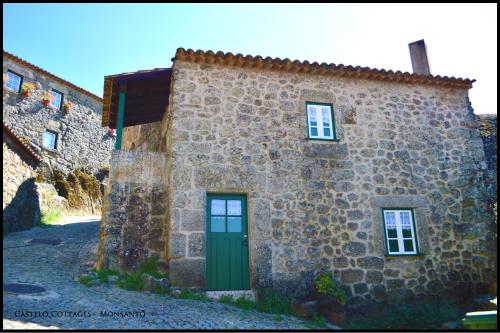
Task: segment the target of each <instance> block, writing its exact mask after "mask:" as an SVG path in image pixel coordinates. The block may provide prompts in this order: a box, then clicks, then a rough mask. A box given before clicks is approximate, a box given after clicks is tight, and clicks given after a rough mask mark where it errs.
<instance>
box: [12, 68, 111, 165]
mask: <svg viewBox="0 0 500 333" xmlns="http://www.w3.org/2000/svg"><path fill="white" fill-rule="evenodd" d="M8 69H10V70H13V71H14V72H16V73H19V74H20V75H22V76H23V83H26V82H32V83H34V84H35V85H36V90H35V91H34V92H33V93H32V95H31V96H29V97H22V94H20V93H16V92H13V91H11V90H8V89H5V88H4V94H3V118H4V121H5V122H6V123H7V124H8V125H9V126H11V127H12V128H13V129H14V130H15V131H16V133H18V134H19V135H20V136H22V137H25V138H26V139H27V140H29V142H30V144H31V145H32V146H33V147H34V148H35V149H36V151H37V153H38V154H39V155H41V156H42V157H43V159H44V163H43V166H44V168H43V169H45V166H47V165H48V164H49V163H50V165H51V166H52V167H55V168H57V169H59V170H61V171H63V172H64V173H68V172H69V171H71V170H73V169H76V168H79V167H85V168H87V169H88V170H89V171H91V172H96V171H97V170H98V169H99V168H101V167H103V166H105V165H108V164H109V158H110V156H111V151H112V150H113V148H114V142H115V139H114V138H113V137H111V136H110V135H109V134H108V131H107V129H106V128H102V127H101V112H102V105H101V101H99V100H96V99H94V98H91V97H90V96H87V95H84V94H82V93H81V92H79V91H76V90H74V89H71V88H69V87H67V86H65V85H64V84H62V83H59V82H57V81H55V80H53V79H51V78H49V77H46V76H44V75H42V74H40V73H39V72H37V71H34V70H32V69H30V68H28V67H25V66H22V65H20V64H19V63H17V62H15V61H12V60H10V59H5V58H4V62H3V72H4V73H6V72H7V70H8ZM52 88H54V89H56V90H58V91H60V92H62V93H63V94H64V101H69V102H71V103H72V104H73V107H72V109H71V111H69V112H68V113H67V114H66V113H65V112H64V111H61V110H56V109H54V108H52V107H44V106H43V104H42V101H41V96H42V92H43V91H50V90H51V89H52ZM46 129H48V130H51V131H54V132H56V133H58V138H57V144H56V149H55V150H50V149H47V148H45V147H43V135H44V132H45V130H46Z"/></svg>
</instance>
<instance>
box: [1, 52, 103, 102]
mask: <svg viewBox="0 0 500 333" xmlns="http://www.w3.org/2000/svg"><path fill="white" fill-rule="evenodd" d="M3 56H4V57H5V58H8V59H11V60H14V61H15V62H17V63H19V64H21V65H24V66H26V67H28V68H31V69H32V70H35V71H37V72H39V73H41V74H43V75H47V76H49V77H50V78H52V79H54V80H55V81H58V82H60V83H62V84H65V85H67V86H68V87H70V88H72V89H75V90H76V91H79V92H81V93H82V94H84V95H87V96H89V97H92V98H94V99H95V100H97V101H98V102H102V98H101V97H99V96H97V95H94V94H93V93H91V92H90V91H87V90H85V89H83V88H81V87H79V86H77V85H75V84H73V83H71V82H69V81H66V80H64V79H62V78H60V77H59V76H56V75H54V74H52V73H50V72H47V71H46V70H44V69H42V68H40V67H38V66H35V65H33V64H32V63H29V62H27V61H26V60H23V59H21V58H19V57H18V56H15V55H13V54H12V53H9V52H7V51H3Z"/></svg>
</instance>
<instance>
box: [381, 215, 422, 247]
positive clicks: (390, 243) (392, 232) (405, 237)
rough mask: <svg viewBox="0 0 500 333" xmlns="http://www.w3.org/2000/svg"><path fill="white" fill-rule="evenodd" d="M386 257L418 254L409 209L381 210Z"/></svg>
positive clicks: (413, 222)
mask: <svg viewBox="0 0 500 333" xmlns="http://www.w3.org/2000/svg"><path fill="white" fill-rule="evenodd" d="M382 215H383V220H384V228H385V236H386V237H385V238H386V242H387V254H388V255H412V254H413V255H416V254H418V244H417V236H416V234H415V221H414V217H413V211H412V210H411V209H392V208H391V209H386V208H382Z"/></svg>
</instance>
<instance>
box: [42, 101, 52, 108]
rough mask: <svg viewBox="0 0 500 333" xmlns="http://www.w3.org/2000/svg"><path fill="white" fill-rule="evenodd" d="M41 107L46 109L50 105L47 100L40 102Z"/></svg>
mask: <svg viewBox="0 0 500 333" xmlns="http://www.w3.org/2000/svg"><path fill="white" fill-rule="evenodd" d="M42 103H43V106H45V107H47V106H49V105H50V101H49V100H48V99H44V100H42Z"/></svg>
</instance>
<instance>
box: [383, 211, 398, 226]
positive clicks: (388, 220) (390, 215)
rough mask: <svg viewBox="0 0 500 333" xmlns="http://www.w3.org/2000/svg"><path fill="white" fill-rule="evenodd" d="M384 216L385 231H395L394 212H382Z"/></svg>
mask: <svg viewBox="0 0 500 333" xmlns="http://www.w3.org/2000/svg"><path fill="white" fill-rule="evenodd" d="M384 214H385V225H386V227H387V230H389V229H394V230H395V229H396V215H395V214H394V212H384Z"/></svg>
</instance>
